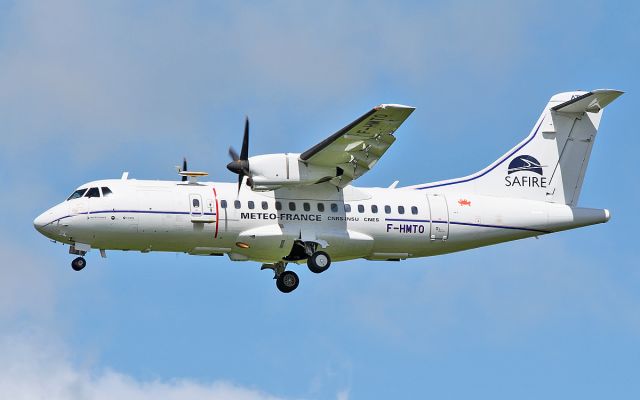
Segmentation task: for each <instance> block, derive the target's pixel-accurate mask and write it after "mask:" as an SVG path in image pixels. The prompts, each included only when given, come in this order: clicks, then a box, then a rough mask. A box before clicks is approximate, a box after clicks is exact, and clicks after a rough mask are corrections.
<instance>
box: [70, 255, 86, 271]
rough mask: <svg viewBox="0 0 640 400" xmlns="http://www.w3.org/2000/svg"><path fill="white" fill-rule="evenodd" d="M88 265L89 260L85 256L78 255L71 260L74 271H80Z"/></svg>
mask: <svg viewBox="0 0 640 400" xmlns="http://www.w3.org/2000/svg"><path fill="white" fill-rule="evenodd" d="M86 266H87V260H85V259H84V257H78V258H76V259H74V260H73V261H71V268H73V270H74V271H80V270H82V269H83V268H84V267H86Z"/></svg>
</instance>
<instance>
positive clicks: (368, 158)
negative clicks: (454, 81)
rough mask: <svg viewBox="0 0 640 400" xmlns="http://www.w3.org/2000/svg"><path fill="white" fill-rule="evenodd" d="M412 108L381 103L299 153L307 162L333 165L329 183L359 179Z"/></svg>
mask: <svg viewBox="0 0 640 400" xmlns="http://www.w3.org/2000/svg"><path fill="white" fill-rule="evenodd" d="M413 110H415V108H414V107H409V106H404V105H400V104H382V105H380V106H378V107H375V108H373V109H372V110H371V111H369V112H367V113H366V114H364V115H363V116H361V117H360V118H358V119H356V120H355V121H353V122H352V123H350V124H349V125H347V126H345V127H344V128H342V129H341V130H339V131H338V132H336V133H334V134H333V135H331V136H329V137H328V138H327V139H325V140H323V141H322V142H320V143H318V144H317V145H315V146H313V147H312V148H310V149H309V150H307V151H305V152H304V153H302V154H301V155H300V160H301V161H302V162H304V163H306V164H309V165H316V166H321V167H335V168H336V177H335V178H333V179H331V183H333V184H335V185H336V186H339V187H344V186H346V185H347V184H348V183H349V182H351V181H352V180H354V179H357V178H359V177H360V176H362V175H364V174H365V173H366V172H367V171H369V170H370V169H371V168H373V166H374V165H375V164H376V163H377V162H378V160H379V159H380V157H382V155H383V154H384V153H385V152H386V151H387V149H388V148H389V147H390V146H391V145H392V144H393V142H395V140H396V138H395V136H394V132H395V131H396V130H397V129H398V127H400V125H401V124H402V123H403V122H404V121H405V120H406V119H407V118H408V117H409V115H411V113H412V112H413Z"/></svg>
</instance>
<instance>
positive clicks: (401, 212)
mask: <svg viewBox="0 0 640 400" xmlns="http://www.w3.org/2000/svg"><path fill="white" fill-rule="evenodd" d="M398 214H404V206H398Z"/></svg>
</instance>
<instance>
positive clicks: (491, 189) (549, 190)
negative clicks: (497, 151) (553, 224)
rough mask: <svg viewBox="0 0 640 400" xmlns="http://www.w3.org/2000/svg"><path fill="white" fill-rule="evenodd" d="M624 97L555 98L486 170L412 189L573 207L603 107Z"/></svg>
mask: <svg viewBox="0 0 640 400" xmlns="http://www.w3.org/2000/svg"><path fill="white" fill-rule="evenodd" d="M621 94H622V92H621V91H618V90H609V89H599V90H594V91H591V92H580V91H578V92H566V93H559V94H556V95H555V96H553V97H552V98H551V100H550V101H549V103H548V104H547V106H546V107H545V109H544V111H543V112H542V115H541V116H540V118H539V119H538V121H537V122H536V124H535V125H534V127H533V130H532V131H531V133H530V134H529V136H527V137H526V138H525V139H524V140H523V141H522V142H520V143H519V144H518V145H517V146H515V147H514V148H512V149H511V150H509V151H508V152H507V153H506V154H504V155H503V156H502V157H500V158H499V159H498V160H496V161H495V162H493V163H492V164H491V165H489V166H488V167H486V168H485V169H483V170H481V171H479V172H477V173H475V174H472V175H469V176H466V177H463V178H458V179H451V180H446V181H440V182H434V183H430V184H423V185H416V186H412V187H410V188H413V189H418V190H426V191H429V192H436V193H437V192H472V193H478V194H484V195H491V196H501V197H513V198H522V199H530V200H540V201H548V202H553V203H562V204H569V205H572V206H575V205H576V204H577V202H578V198H579V197H580V190H581V189H582V182H583V180H584V175H585V172H586V169H587V165H588V163H589V157H590V155H591V149H592V148H593V143H594V140H595V137H596V133H597V132H598V127H599V125H600V119H601V118H602V113H603V108H604V107H606V106H607V105H608V104H609V103H611V102H612V101H613V100H615V99H616V98H617V97H618V96H620V95H621Z"/></svg>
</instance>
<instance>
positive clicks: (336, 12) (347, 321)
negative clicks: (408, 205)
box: [0, 0, 640, 399]
mask: <svg viewBox="0 0 640 400" xmlns="http://www.w3.org/2000/svg"><path fill="white" fill-rule="evenodd" d="M639 20H640V7H639V6H638V5H637V4H636V3H635V2H607V1H579V2H577V1H576V2H574V1H567V2H560V3H559V2H551V1H548V2H544V1H543V2H535V3H534V2H531V3H523V4H517V3H515V2H508V1H491V0H489V1H486V2H472V1H462V2H436V1H432V2H395V3H389V2H353V3H345V2H333V1H327V2H322V3H317V2H316V3H313V4H305V3H301V2H292V3H287V2H246V3H238V2H234V3H210V2H169V1H165V2H138V3H135V4H133V3H131V2H127V1H112V2H79V1H60V2H55V3H53V2H51V3H43V2H35V1H21V2H14V1H0V88H1V89H0V135H1V138H2V146H0V156H1V158H0V162H1V165H0V167H1V168H0V171H1V172H0V173H1V174H2V175H1V177H2V182H3V185H4V189H3V190H2V191H1V192H0V204H1V205H2V209H3V210H4V212H3V217H2V223H1V225H0V239H1V240H0V248H1V250H2V254H4V257H3V262H2V263H1V264H2V265H1V268H0V361H2V362H0V395H2V397H3V398H16V399H17V398H25V399H29V398H42V397H46V398H70V397H75V398H88V399H103V398H104V399H106V398H132V399H152V398H153V399H156V398H181V399H184V398H198V399H202V398H209V399H223V398H241V399H266V398H278V399H279V398H283V399H293V398H314V399H315V398H320V399H364V398H366V399H370V398H417V397H420V398H425V397H436V398H470V397H473V398H491V399H501V398H505V399H507V398H508V399H511V398H522V399H538V398H542V397H545V398H566V397H572V398H594V399H595V398H598V399H599V398H620V399H624V398H638V396H639V395H640V380H639V379H638V376H640V311H639V310H640V289H638V288H639V287H640V272H639V271H638V265H639V264H640V263H639V262H638V259H639V254H638V250H637V245H636V242H637V240H636V237H635V232H636V229H637V225H638V222H639V221H638V211H637V202H638V198H639V197H640V196H639V194H640V193H639V189H638V184H637V183H638V178H637V166H636V162H635V160H636V158H637V151H638V148H639V146H638V145H639V142H640V141H639V139H638V134H637V129H638V128H637V126H638V121H637V120H635V119H634V118H635V116H636V115H637V110H638V107H639V106H640V104H639V102H638V101H637V93H640V85H639V80H638V77H637V76H638V75H637V73H638V72H637V71H639V70H640V55H639V54H640V51H638V50H639V49H640V33H639V30H638V26H637V24H638V21H639ZM595 88H615V89H621V90H624V91H626V94H625V95H624V96H623V97H621V98H620V99H619V100H617V101H616V102H615V103H614V104H612V105H611V106H610V107H608V108H607V110H606V112H605V115H604V118H603V122H602V124H601V129H600V135H599V136H598V140H597V142H596V145H595V147H594V151H593V154H592V157H591V162H590V167H589V171H588V174H587V177H586V180H585V185H584V189H583V192H582V196H581V199H580V202H581V205H583V206H591V207H601V208H605V207H606V208H609V209H610V210H611V211H612V214H613V218H612V220H611V221H610V222H609V223H608V224H605V225H599V226H594V227H589V228H585V229H581V230H576V231H572V232H565V233H560V234H555V235H551V236H546V237H541V238H540V239H539V240H536V239H527V240H524V241H520V242H515V243H508V244H503V245H500V246H495V247H490V248H484V249H477V250H473V251H469V252H464V253H458V254H452V255H446V256H440V257H436V258H430V259H419V260H409V261H404V262H401V263H372V262H366V261H353V262H345V263H340V264H336V265H334V266H333V267H332V268H331V269H330V270H329V271H328V272H327V273H325V274H322V275H321V276H316V275H313V274H311V273H310V272H308V271H307V270H306V269H305V268H298V269H297V270H296V271H297V272H299V273H300V275H301V280H302V283H301V285H300V287H299V289H298V290H297V291H296V292H295V293H293V294H291V295H286V296H285V295H282V294H280V293H279V292H277V290H276V289H275V285H274V284H273V281H272V279H271V275H270V273H269V272H265V271H260V270H259V265H258V264H254V263H233V262H231V261H229V260H228V259H226V258H201V257H191V256H186V255H182V254H180V255H176V254H146V255H143V254H138V253H116V252H111V253H109V255H108V258H107V259H106V260H102V259H100V258H99V256H98V254H96V253H91V254H90V255H89V256H88V264H89V265H88V268H87V269H85V270H84V271H82V273H74V272H73V271H71V268H70V267H69V262H70V260H71V256H70V255H69V254H67V249H66V248H64V247H63V246H61V245H55V244H52V243H50V242H48V241H47V240H46V239H45V238H44V237H42V236H40V235H39V234H38V233H37V232H36V231H35V230H34V229H33V227H32V220H33V218H34V217H35V216H36V215H37V214H38V213H40V212H41V211H43V210H44V209H46V208H48V207H50V206H51V205H53V204H54V203H57V202H59V201H61V200H62V199H64V198H65V197H66V196H67V195H68V194H69V193H70V192H71V191H72V190H73V189H74V188H75V187H76V186H78V185H79V184H81V183H83V182H86V181H90V180H94V179H101V178H115V177H119V176H120V174H121V173H122V171H124V170H127V171H130V173H131V176H132V177H135V178H139V179H176V178H177V177H176V174H175V170H174V165H176V164H178V163H179V162H180V160H181V158H182V157H183V156H187V157H188V158H189V161H190V165H191V166H192V167H193V168H194V169H203V170H207V171H209V172H210V173H211V176H212V177H213V179H214V180H219V181H232V180H233V179H235V176H232V175H231V174H230V173H229V172H228V171H226V169H225V168H224V167H225V165H226V163H227V162H228V156H227V154H226V153H227V148H228V147H229V145H233V146H235V147H236V148H237V147H238V146H239V145H240V141H241V133H242V123H243V117H244V115H249V116H250V117H251V122H252V143H251V153H252V154H260V153H270V152H296V151H304V150H306V149H307V148H309V147H310V146H312V145H313V144H315V143H317V142H318V141H320V140H322V139H323V138H324V137H326V136H327V135H329V134H331V133H333V132H334V131H336V130H337V129H339V128H341V127H343V126H344V125H346V124H347V123H348V122H350V121H352V120H353V119H354V118H355V117H357V116H359V115H361V114H362V113H363V112H365V111H367V110H368V109H369V108H370V107H371V106H373V105H377V104H380V103H396V102H397V103H404V104H411V105H413V106H416V107H417V110H416V112H414V113H413V115H412V116H411V117H410V118H409V120H407V122H406V123H405V124H404V125H403V127H402V128H401V129H400V130H399V131H398V132H397V136H398V139H399V140H398V141H397V142H396V143H395V144H394V146H393V147H392V148H391V150H390V151H389V152H388V153H387V154H386V155H385V158H384V159H383V160H382V161H381V162H380V163H379V164H378V165H377V166H376V169H375V170H374V171H373V172H372V173H370V174H367V175H365V176H364V177H362V178H361V179H360V180H359V181H358V182H357V184H358V185H360V186H386V185H389V184H390V183H391V182H393V181H394V180H395V179H399V180H400V184H401V185H410V184H416V183H421V182H428V181H433V180H438V179H444V178H451V177H456V176H461V175H466V174H468V173H471V172H474V171H476V170H479V169H480V168H482V167H484V166H485V165H487V164H488V163H489V162H491V161H493V160H494V159H496V158H497V157H498V156H500V155H501V154H503V153H504V152H505V151H506V150H507V149H508V148H510V147H511V146H512V145H513V144H515V143H516V142H518V141H519V140H520V139H521V138H523V137H524V136H525V135H526V134H527V133H528V132H529V130H530V128H531V126H532V125H533V123H534V122H535V120H536V118H537V117H538V116H539V114H540V112H541V111H542V108H543V107H544V105H545V104H546V102H547V101H548V99H549V97H550V96H551V95H552V94H554V93H557V92H561V91H568V90H576V89H586V90H589V89H595ZM312 275H313V276H312Z"/></svg>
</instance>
